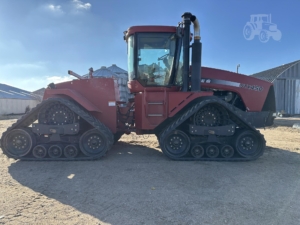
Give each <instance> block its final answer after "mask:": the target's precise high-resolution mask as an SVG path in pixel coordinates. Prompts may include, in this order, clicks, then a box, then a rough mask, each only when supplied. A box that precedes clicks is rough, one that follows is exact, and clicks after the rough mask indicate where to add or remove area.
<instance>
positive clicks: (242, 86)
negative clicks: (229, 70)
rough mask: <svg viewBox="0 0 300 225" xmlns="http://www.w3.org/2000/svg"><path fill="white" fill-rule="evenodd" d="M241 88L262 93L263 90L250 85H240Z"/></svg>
mask: <svg viewBox="0 0 300 225" xmlns="http://www.w3.org/2000/svg"><path fill="white" fill-rule="evenodd" d="M240 87H241V88H246V89H250V90H253V91H263V90H264V88H263V87H261V86H258V85H250V84H240Z"/></svg>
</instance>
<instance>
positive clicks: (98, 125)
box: [1, 13, 275, 161]
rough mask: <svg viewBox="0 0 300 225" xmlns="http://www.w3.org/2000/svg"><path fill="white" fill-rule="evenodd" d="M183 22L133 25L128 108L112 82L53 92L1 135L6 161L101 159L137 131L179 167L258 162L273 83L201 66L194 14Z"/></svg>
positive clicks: (128, 35) (69, 85)
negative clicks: (201, 162) (185, 162)
mask: <svg viewBox="0 0 300 225" xmlns="http://www.w3.org/2000/svg"><path fill="white" fill-rule="evenodd" d="M182 17H183V22H181V23H180V24H179V25H178V27H173V26H133V27H130V28H129V29H128V30H127V31H126V32H124V40H125V41H126V42H127V46H128V47H127V48H128V77H129V78H128V79H129V82H128V87H129V90H130V92H131V93H132V94H133V95H134V98H132V99H130V100H129V101H128V102H121V101H120V95H119V91H118V83H117V80H116V79H114V78H95V77H92V76H91V78H90V79H82V78H80V76H78V78H79V79H77V80H73V81H70V82H64V83H59V84H55V85H54V84H52V85H49V87H48V89H47V90H46V91H45V94H44V100H43V102H42V103H41V104H39V105H38V106H37V107H36V108H34V109H32V110H31V111H30V112H29V113H27V114H26V115H24V116H23V117H22V118H21V119H19V120H18V121H17V122H16V123H15V124H13V125H12V126H11V127H10V128H8V129H7V131H6V132H4V133H3V135H2V138H1V146H2V150H3V152H4V154H6V155H7V156H8V157H11V158H15V159H23V160H86V159H97V158H100V157H102V156H103V155H104V154H105V153H106V152H107V151H108V150H109V149H110V148H111V147H112V145H113V144H114V142H116V141H118V139H119V138H120V137H121V136H122V135H123V134H124V133H126V134H128V133H130V132H136V134H137V135H143V134H155V135H156V136H157V138H158V141H159V144H160V147H161V150H162V151H163V153H164V154H165V155H166V156H168V157H169V158H171V159H173V160H216V161H236V160H238V161H241V160H253V159H256V158H258V157H259V156H261V155H262V154H263V151H264V148H265V139H264V137H263V135H261V134H260V133H259V131H257V130H256V128H258V127H265V126H270V125H272V124H273V120H274V116H273V115H274V114H273V113H274V112H275V99H274V89H273V86H272V84H271V83H268V82H265V81H262V80H259V79H256V78H253V77H248V76H244V75H241V74H236V73H232V72H228V71H224V70H218V69H212V68H205V67H201V42H200V26H199V22H198V20H197V19H196V17H195V16H194V15H192V14H191V13H184V14H183V16H182ZM191 23H193V25H194V35H193V36H192V35H191V33H190V25H191ZM192 38H193V39H194V41H193V43H192V45H190V42H191V40H192ZM190 50H191V51H192V54H190ZM190 55H191V56H192V57H191V59H190ZM190 61H191V65H190Z"/></svg>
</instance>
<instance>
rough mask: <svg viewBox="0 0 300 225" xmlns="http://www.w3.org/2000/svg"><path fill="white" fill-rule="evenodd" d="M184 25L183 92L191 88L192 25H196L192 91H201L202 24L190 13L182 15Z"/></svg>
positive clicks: (193, 47) (193, 46) (193, 48)
mask: <svg viewBox="0 0 300 225" xmlns="http://www.w3.org/2000/svg"><path fill="white" fill-rule="evenodd" d="M182 17H183V20H184V21H183V23H184V34H183V35H184V36H183V65H184V66H183V68H184V69H183V88H182V91H188V86H189V79H188V78H189V70H190V66H189V61H190V60H189V59H190V25H191V22H192V23H193V25H194V43H193V44H192V76H191V91H200V90H201V50H202V44H201V42H200V39H201V37H200V24H199V21H198V20H197V18H196V16H194V15H192V14H191V13H189V12H186V13H184V14H183V15H182Z"/></svg>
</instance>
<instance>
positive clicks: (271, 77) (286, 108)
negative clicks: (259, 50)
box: [251, 60, 300, 115]
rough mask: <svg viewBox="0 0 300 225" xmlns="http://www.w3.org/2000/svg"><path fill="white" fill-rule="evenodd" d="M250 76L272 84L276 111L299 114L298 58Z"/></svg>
mask: <svg viewBox="0 0 300 225" xmlns="http://www.w3.org/2000/svg"><path fill="white" fill-rule="evenodd" d="M251 76H253V77H256V78H259V79H261V80H266V81H269V82H272V83H273V84H274V91H275V98H276V111H277V112H279V113H282V114H288V115H299V114H300V60H297V61H295V62H291V63H288V64H284V65H282V66H278V67H275V68H273V69H269V70H265V71H262V72H260V73H255V74H253V75H251Z"/></svg>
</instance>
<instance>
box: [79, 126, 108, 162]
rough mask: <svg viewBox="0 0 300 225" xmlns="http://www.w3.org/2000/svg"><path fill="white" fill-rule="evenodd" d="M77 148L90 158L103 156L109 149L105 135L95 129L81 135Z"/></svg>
mask: <svg viewBox="0 0 300 225" xmlns="http://www.w3.org/2000/svg"><path fill="white" fill-rule="evenodd" d="M79 146H80V149H81V151H82V152H83V153H84V154H85V155H86V156H91V157H100V156H103V155H104V154H105V153H106V152H107V151H108V150H109V148H110V145H109V140H107V138H106V136H105V134H104V133H103V132H100V131H99V130H98V129H96V128H94V129H91V130H88V131H86V132H85V133H84V134H82V136H81V137H80V140H79Z"/></svg>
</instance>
